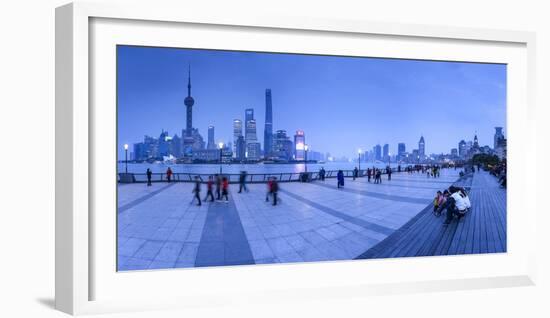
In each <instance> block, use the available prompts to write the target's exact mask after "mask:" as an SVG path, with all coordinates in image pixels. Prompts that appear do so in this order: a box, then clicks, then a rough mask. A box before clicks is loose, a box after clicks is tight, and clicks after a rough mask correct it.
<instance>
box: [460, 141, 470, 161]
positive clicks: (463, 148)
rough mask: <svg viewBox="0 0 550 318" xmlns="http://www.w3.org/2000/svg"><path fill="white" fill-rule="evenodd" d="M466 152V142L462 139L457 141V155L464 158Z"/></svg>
mask: <svg viewBox="0 0 550 318" xmlns="http://www.w3.org/2000/svg"><path fill="white" fill-rule="evenodd" d="M467 154H468V149H467V148H466V142H465V141H464V139H463V140H461V141H460V142H459V143H458V156H459V157H460V158H466V155H467Z"/></svg>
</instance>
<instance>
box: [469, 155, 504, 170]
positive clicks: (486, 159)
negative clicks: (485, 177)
mask: <svg viewBox="0 0 550 318" xmlns="http://www.w3.org/2000/svg"><path fill="white" fill-rule="evenodd" d="M471 163H472V165H474V166H476V165H482V166H484V167H487V166H496V165H498V164H499V163H500V159H499V158H498V156H497V155H489V154H486V153H479V154H476V155H474V156H473V157H472V159H471Z"/></svg>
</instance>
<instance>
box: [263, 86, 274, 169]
mask: <svg viewBox="0 0 550 318" xmlns="http://www.w3.org/2000/svg"><path fill="white" fill-rule="evenodd" d="M272 151H273V109H272V105H271V89H269V88H268V89H266V90H265V128H264V157H265V158H268V157H269V156H270V155H271V152H272Z"/></svg>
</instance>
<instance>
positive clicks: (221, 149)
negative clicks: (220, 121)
mask: <svg viewBox="0 0 550 318" xmlns="http://www.w3.org/2000/svg"><path fill="white" fill-rule="evenodd" d="M218 147H220V175H221V174H222V155H223V142H221V141H220V142H219V143H218Z"/></svg>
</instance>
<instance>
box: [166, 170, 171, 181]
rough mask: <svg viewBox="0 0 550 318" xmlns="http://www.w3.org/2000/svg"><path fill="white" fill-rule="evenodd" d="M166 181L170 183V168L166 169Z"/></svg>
mask: <svg viewBox="0 0 550 318" xmlns="http://www.w3.org/2000/svg"><path fill="white" fill-rule="evenodd" d="M166 179H167V180H168V182H170V181H172V169H170V167H168V169H166Z"/></svg>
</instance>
